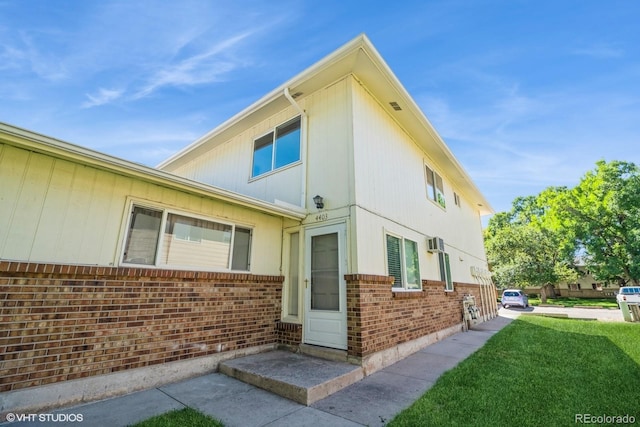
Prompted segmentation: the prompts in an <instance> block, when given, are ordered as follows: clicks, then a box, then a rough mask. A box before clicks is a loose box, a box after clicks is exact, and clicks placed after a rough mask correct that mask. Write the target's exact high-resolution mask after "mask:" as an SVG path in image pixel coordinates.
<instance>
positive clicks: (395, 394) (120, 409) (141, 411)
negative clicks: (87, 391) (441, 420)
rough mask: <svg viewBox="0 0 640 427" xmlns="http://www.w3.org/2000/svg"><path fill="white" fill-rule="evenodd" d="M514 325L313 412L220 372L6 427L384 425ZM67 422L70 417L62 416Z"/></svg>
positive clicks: (388, 371) (425, 356)
mask: <svg viewBox="0 0 640 427" xmlns="http://www.w3.org/2000/svg"><path fill="white" fill-rule="evenodd" d="M510 322H511V319H510V318H507V317H497V318H495V319H492V320H489V321H487V322H484V323H481V324H479V325H477V326H476V327H474V328H473V329H472V330H470V331H468V332H459V333H457V334H454V335H452V336H449V337H447V338H445V339H443V340H441V341H439V342H437V343H434V344H432V345H430V346H428V347H426V348H424V349H422V350H420V351H418V352H417V353H414V354H412V355H410V356H409V357H407V358H405V359H403V360H401V361H399V362H397V363H395V364H393V365H391V366H389V367H387V368H385V369H382V370H380V371H378V372H376V373H374V374H372V375H369V376H367V377H365V378H364V379H362V380H361V381H358V382H356V383H354V384H352V385H350V386H348V387H346V388H344V389H342V390H340V391H338V392H337V393H334V394H332V395H330V396H328V397H326V398H324V399H322V400H319V401H318V402H316V403H314V404H312V405H311V406H305V405H301V404H298V403H295V402H293V401H291V400H288V399H285V398H283V397H280V396H277V395H275V394H273V393H270V392H267V391H265V390H262V389H259V388H256V387H254V386H251V385H248V384H245V383H243V382H240V381H238V380H236V379H233V378H230V377H227V376H225V375H223V374H220V373H212V374H208V375H204V376H199V377H196V378H192V379H189V380H185V381H181V382H178V383H174V384H167V385H165V386H162V387H158V388H154V389H149V390H145V391H140V392H137V393H132V394H128V395H125V396H121V397H116V398H112V399H108V400H102V401H99V402H94V403H89V404H84V405H80V406H74V407H69V408H65V409H61V410H57V411H54V412H52V413H51V414H50V415H51V416H55V415H59V417H58V419H63V418H64V416H63V415H66V416H67V418H69V419H70V420H71V419H72V418H73V419H75V420H77V417H78V415H81V417H82V422H77V421H76V422H69V423H65V422H50V423H47V422H40V420H39V419H37V418H36V419H34V420H33V422H14V423H5V424H2V426H5V425H11V426H12V427H13V426H45V425H51V426H62V425H74V426H82V427H89V426H114V427H115V426H127V425H131V424H134V423H137V422H139V421H143V420H145V419H147V418H149V417H152V416H154V415H158V414H162V413H164V412H167V411H170V410H173V409H181V408H184V407H187V406H188V407H192V408H194V409H197V410H199V411H201V412H203V413H205V414H208V415H211V416H212V417H214V418H216V419H219V420H220V421H222V423H223V424H224V425H225V426H227V427H232V426H243V427H244V426H296V427H300V426H314V427H316V426H332V427H339V426H363V425H365V426H382V425H384V424H386V423H387V422H389V421H390V420H391V419H392V418H393V417H394V416H395V415H396V414H397V413H399V412H400V411H402V410H403V409H405V408H407V407H408V406H410V405H411V404H412V403H413V402H414V401H415V400H416V399H418V398H419V397H420V396H421V395H422V394H423V393H424V392H425V391H427V390H428V389H429V388H430V387H431V386H432V385H433V384H434V382H435V381H436V380H437V379H438V377H440V375H442V374H443V373H444V372H445V371H447V370H449V369H451V368H453V367H454V366H456V365H457V364H458V363H459V362H460V361H462V360H463V359H465V358H467V357H468V356H469V355H471V354H472V353H473V352H475V351H476V350H477V349H479V348H480V347H482V346H483V345H484V344H485V342H486V341H487V340H488V339H489V338H491V336H492V335H494V334H495V333H496V332H498V331H499V330H501V329H502V328H503V327H504V326H506V325H507V324H508V323H510ZM60 416H62V418H61V417H60Z"/></svg>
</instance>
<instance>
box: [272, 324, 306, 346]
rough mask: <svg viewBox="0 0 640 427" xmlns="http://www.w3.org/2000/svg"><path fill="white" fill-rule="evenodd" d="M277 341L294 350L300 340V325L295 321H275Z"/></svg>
mask: <svg viewBox="0 0 640 427" xmlns="http://www.w3.org/2000/svg"><path fill="white" fill-rule="evenodd" d="M276 335H277V337H278V339H277V341H278V343H279V344H282V346H283V347H285V348H289V349H291V350H296V349H297V348H298V346H299V345H300V343H301V342H302V325H300V324H297V323H287V322H276Z"/></svg>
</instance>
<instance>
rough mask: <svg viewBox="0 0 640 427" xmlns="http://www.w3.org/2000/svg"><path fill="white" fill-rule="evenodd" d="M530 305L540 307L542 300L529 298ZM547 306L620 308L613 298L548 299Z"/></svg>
mask: <svg viewBox="0 0 640 427" xmlns="http://www.w3.org/2000/svg"><path fill="white" fill-rule="evenodd" d="M529 304H530V305H540V298H529ZM547 304H550V305H562V306H565V307H575V306H586V307H600V308H618V303H616V300H615V299H611V298H569V297H567V298H547Z"/></svg>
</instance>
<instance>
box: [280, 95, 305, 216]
mask: <svg viewBox="0 0 640 427" xmlns="http://www.w3.org/2000/svg"><path fill="white" fill-rule="evenodd" d="M284 96H285V98H287V100H289V102H290V103H291V105H292V106H293V108H295V109H296V110H298V112H299V113H300V116H301V117H302V120H301V123H300V159H302V186H301V188H302V190H301V194H300V206H301V207H302V208H304V209H306V208H307V176H308V169H309V162H308V161H307V113H306V112H305V111H304V110H303V109H302V107H300V104H298V103H297V102H296V100H295V99H293V97H292V96H291V93H290V92H289V88H288V87H285V88H284Z"/></svg>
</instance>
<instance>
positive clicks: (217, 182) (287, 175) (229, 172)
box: [173, 107, 302, 206]
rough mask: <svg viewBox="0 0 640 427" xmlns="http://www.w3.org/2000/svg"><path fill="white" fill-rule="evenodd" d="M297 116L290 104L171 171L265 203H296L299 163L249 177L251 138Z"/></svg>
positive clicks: (300, 169)
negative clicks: (280, 201)
mask: <svg viewBox="0 0 640 427" xmlns="http://www.w3.org/2000/svg"><path fill="white" fill-rule="evenodd" d="M297 115H298V113H297V112H296V110H295V109H293V107H290V108H287V109H285V110H283V111H281V112H279V113H278V114H276V115H274V116H272V117H270V118H269V119H267V120H264V121H262V122H261V123H259V124H257V125H256V126H253V127H251V128H249V129H247V130H245V131H244V132H242V133H240V134H239V135H236V136H235V137H233V138H232V139H230V140H229V141H227V142H225V143H223V144H220V145H218V146H216V147H214V148H212V149H211V150H210V151H208V152H207V153H206V154H204V155H201V156H199V157H198V158H197V159H196V160H194V161H192V162H190V163H188V164H186V165H184V166H182V167H180V168H178V169H176V170H175V171H173V173H175V174H176V175H180V176H184V177H186V178H189V179H193V180H195V181H200V182H204V183H206V184H210V185H214V186H216V187H220V188H224V189H227V190H231V191H234V192H236V193H240V194H245V195H248V196H251V197H255V198H257V199H261V200H265V201H267V202H274V201H275V200H282V201H284V202H287V203H291V204H294V205H298V206H299V205H300V194H301V185H302V166H301V164H300V163H294V164H292V165H290V166H286V167H284V168H281V169H279V170H277V171H274V172H271V173H268V174H265V175H263V176H260V177H257V178H252V177H251V167H252V159H253V141H254V139H255V138H257V137H259V136H262V135H264V134H265V133H267V132H268V131H270V130H273V129H274V128H275V127H276V126H278V125H280V124H282V123H284V122H286V121H287V120H289V119H291V118H293V117H295V116H297Z"/></svg>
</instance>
